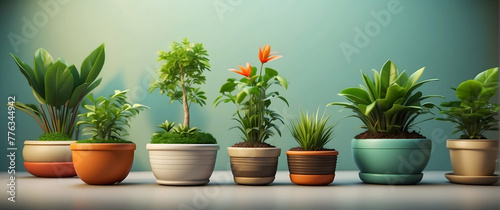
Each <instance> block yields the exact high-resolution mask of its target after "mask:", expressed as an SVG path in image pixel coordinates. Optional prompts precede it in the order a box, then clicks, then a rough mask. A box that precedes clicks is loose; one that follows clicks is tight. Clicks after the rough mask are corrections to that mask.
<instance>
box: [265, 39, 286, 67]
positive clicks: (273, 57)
mask: <svg viewBox="0 0 500 210" xmlns="http://www.w3.org/2000/svg"><path fill="white" fill-rule="evenodd" d="M274 53H277V52H271V46H269V45H268V44H266V45H265V46H264V48H262V49H260V47H259V60H260V62H261V63H262V64H264V63H267V62H269V61H272V60H274V59H278V58H281V57H283V56H281V55H275V56H271V55H273V54H274ZM269 56H271V57H269Z"/></svg>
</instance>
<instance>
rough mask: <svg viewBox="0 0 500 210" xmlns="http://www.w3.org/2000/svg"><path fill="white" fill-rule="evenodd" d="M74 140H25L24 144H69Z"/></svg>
mask: <svg viewBox="0 0 500 210" xmlns="http://www.w3.org/2000/svg"><path fill="white" fill-rule="evenodd" d="M75 142H76V140H68V141H39V140H26V141H24V145H69V144H72V143H75Z"/></svg>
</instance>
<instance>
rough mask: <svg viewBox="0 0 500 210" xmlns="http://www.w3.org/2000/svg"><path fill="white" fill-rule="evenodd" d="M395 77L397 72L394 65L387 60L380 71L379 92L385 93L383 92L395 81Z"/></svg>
mask: <svg viewBox="0 0 500 210" xmlns="http://www.w3.org/2000/svg"><path fill="white" fill-rule="evenodd" d="M397 76H398V70H397V68H396V65H394V63H393V62H391V61H390V60H387V62H386V63H385V64H384V66H382V69H381V70H380V83H381V91H383V92H385V90H386V89H387V88H389V86H390V85H391V84H392V83H394V82H395V81H396V79H397Z"/></svg>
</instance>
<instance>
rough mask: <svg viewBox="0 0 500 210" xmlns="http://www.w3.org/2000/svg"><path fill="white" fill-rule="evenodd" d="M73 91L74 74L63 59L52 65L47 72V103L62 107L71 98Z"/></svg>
mask: <svg viewBox="0 0 500 210" xmlns="http://www.w3.org/2000/svg"><path fill="white" fill-rule="evenodd" d="M72 91H73V75H72V74H71V71H69V69H68V67H67V66H66V65H65V64H63V63H62V62H61V61H59V60H58V61H57V62H56V63H54V65H52V66H51V67H50V68H49V69H47V72H46V74H45V98H46V103H47V104H49V105H52V106H55V107H60V106H62V105H64V103H66V101H68V100H69V99H70V98H71V93H72Z"/></svg>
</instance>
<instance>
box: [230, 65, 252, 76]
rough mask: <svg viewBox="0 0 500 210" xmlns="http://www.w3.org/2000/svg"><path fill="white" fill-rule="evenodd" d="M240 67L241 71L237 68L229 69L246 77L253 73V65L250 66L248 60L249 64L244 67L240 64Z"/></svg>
mask: <svg viewBox="0 0 500 210" xmlns="http://www.w3.org/2000/svg"><path fill="white" fill-rule="evenodd" d="M238 67H239V68H240V69H241V71H238V70H236V69H229V71H232V72H235V73H238V74H241V75H243V76H245V77H250V74H252V66H250V63H248V62H247V66H246V67H243V66H240V65H238Z"/></svg>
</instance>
